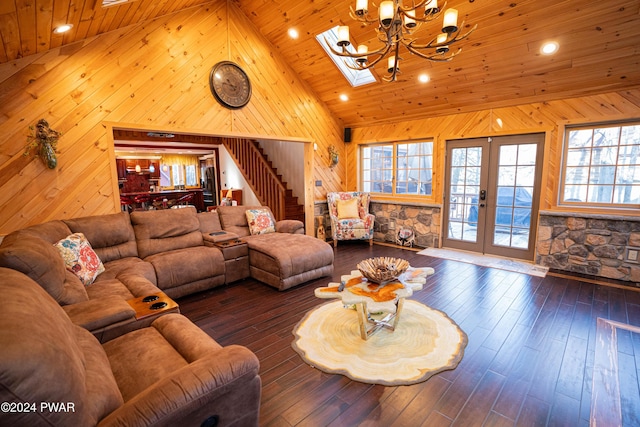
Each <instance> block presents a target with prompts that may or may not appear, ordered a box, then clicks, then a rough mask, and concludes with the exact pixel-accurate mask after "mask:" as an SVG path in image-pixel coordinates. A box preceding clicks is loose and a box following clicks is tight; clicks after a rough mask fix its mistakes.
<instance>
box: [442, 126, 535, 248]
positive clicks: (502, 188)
mask: <svg viewBox="0 0 640 427" xmlns="http://www.w3.org/2000/svg"><path fill="white" fill-rule="evenodd" d="M543 145H544V134H531V135H516V136H500V137H492V138H476V139H467V140H453V141H447V161H446V175H445V203H444V214H445V215H444V230H445V233H444V238H443V246H444V247H448V248H455V249H463V250H467V251H473V252H480V253H484V254H491V255H500V256H506V257H511V258H518V259H524V260H533V258H534V254H535V230H536V226H537V219H538V206H539V200H540V188H539V187H540V179H541V171H542V154H543Z"/></svg>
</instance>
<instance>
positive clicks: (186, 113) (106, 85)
mask: <svg viewBox="0 0 640 427" xmlns="http://www.w3.org/2000/svg"><path fill="white" fill-rule="evenodd" d="M221 60H233V61H235V62H237V63H238V64H240V65H241V66H242V67H243V68H244V69H245V70H246V71H247V74H248V75H249V77H250V78H251V81H252V86H253V96H252V99H251V102H250V103H249V105H247V106H246V107H245V108H243V109H241V110H237V111H230V110H227V109H224V108H223V107H221V106H220V105H219V104H218V103H217V102H216V101H215V99H214V98H213V97H212V95H211V93H210V91H209V83H208V78H209V72H210V69H211V67H212V66H213V65H214V64H215V63H217V62H218V61H221ZM41 118H45V119H47V120H48V121H49V123H50V125H51V127H52V128H53V129H55V130H57V131H59V132H61V133H62V137H61V138H60V141H59V143H58V149H59V153H58V167H57V168H56V169H55V170H50V169H47V168H46V167H45V166H44V164H43V163H42V162H41V161H40V160H39V159H37V158H34V157H32V156H30V157H24V156H23V152H24V147H25V145H26V138H27V135H28V133H29V126H33V125H35V123H36V122H37V121H38V120H39V119H41ZM119 123H122V124H123V127H125V128H136V127H139V128H141V129H145V130H154V129H157V130H164V131H171V130H173V131H176V132H181V133H189V132H192V133H196V134H211V135H216V134H221V135H232V134H240V135H243V136H252V135H256V136H259V137H262V138H265V137H273V138H274V139H279V138H284V139H286V138H287V137H290V138H296V139H297V140H304V141H308V142H309V144H308V145H312V144H313V143H314V142H315V143H317V144H318V151H316V152H315V153H314V154H315V155H310V154H311V153H313V150H305V152H306V153H307V154H308V159H312V160H309V163H311V164H310V165H309V168H312V171H313V172H312V177H313V180H311V179H309V180H308V181H309V182H307V183H306V186H307V189H308V191H309V192H310V193H311V194H312V196H311V197H309V200H310V202H309V201H308V202H307V204H308V205H309V206H310V208H311V212H312V211H313V210H312V209H313V207H312V201H313V199H314V198H315V199H323V198H325V196H326V192H327V191H338V190H341V189H343V186H344V177H345V173H346V170H345V167H344V164H345V163H344V162H341V164H340V165H339V166H338V168H335V169H334V170H333V171H331V170H329V167H328V163H329V160H328V153H327V147H328V146H329V145H332V144H333V145H335V146H337V147H338V148H339V150H340V151H341V152H342V154H344V144H343V143H342V128H343V126H342V124H341V123H339V122H338V121H337V120H335V119H334V118H333V117H332V116H331V113H330V112H329V110H328V109H327V107H326V105H324V103H322V102H321V101H319V100H318V98H317V97H316V96H315V95H314V93H313V92H312V91H311V90H310V89H309V87H308V85H307V84H306V83H304V82H303V81H302V80H301V79H300V78H299V77H298V76H297V75H296V74H295V73H294V72H293V71H292V70H291V68H290V67H289V66H288V65H287V64H286V63H285V62H284V61H283V60H282V59H280V58H279V57H278V54H277V52H276V51H275V49H274V48H273V47H272V46H271V45H269V44H268V43H267V42H266V41H265V39H264V38H263V37H262V36H261V35H260V34H259V33H258V31H257V30H255V29H254V28H253V27H252V25H251V23H250V22H249V21H248V20H247V19H246V17H245V16H244V15H243V14H242V13H241V12H240V11H238V10H237V9H236V7H235V6H234V5H232V4H230V3H229V4H228V3H227V2H226V1H224V0H220V1H214V2H212V3H208V4H206V5H204V6H198V7H194V8H191V9H187V10H185V11H182V12H178V13H175V14H172V15H168V16H164V17H161V18H158V19H155V20H152V21H148V22H145V23H143V24H140V25H133V26H129V27H126V28H123V29H120V30H117V31H112V32H109V33H106V34H103V35H100V36H95V37H92V38H90V39H87V40H84V41H82V42H78V43H75V44H73V45H70V46H64V47H58V48H55V49H52V50H50V51H47V52H40V53H36V54H34V55H31V56H28V57H25V58H22V59H19V60H16V61H13V62H10V63H5V64H2V65H0V235H3V234H7V233H8V232H10V231H13V230H15V229H18V228H22V227H25V226H28V225H32V224H36V223H40V222H44V221H47V220H51V219H61V218H72V217H80V216H88V215H97V214H105V213H112V212H116V211H118V210H119V197H118V189H117V182H116V174H115V159H114V155H113V141H112V138H111V136H110V135H109V133H110V129H111V126H116V127H117V125H118V124H119ZM314 180H322V182H323V186H322V187H314V186H313V181H314Z"/></svg>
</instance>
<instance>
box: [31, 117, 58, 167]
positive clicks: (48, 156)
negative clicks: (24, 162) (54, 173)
mask: <svg viewBox="0 0 640 427" xmlns="http://www.w3.org/2000/svg"><path fill="white" fill-rule="evenodd" d="M29 129H30V130H31V133H30V134H29V135H27V146H26V147H25V150H24V154H23V155H24V156H25V157H26V156H28V155H29V152H30V151H31V149H32V148H35V149H37V150H38V151H37V152H36V156H38V157H40V159H41V160H42V162H43V163H44V164H45V165H47V167H48V168H49V169H55V168H56V166H57V165H58V159H57V158H56V152H57V151H56V145H57V144H58V138H60V135H61V133H60V132H58V131H55V130H53V129H51V128H50V127H49V123H48V122H47V121H46V120H45V119H40V120H38V123H37V124H36V127H35V129H34V128H33V126H29Z"/></svg>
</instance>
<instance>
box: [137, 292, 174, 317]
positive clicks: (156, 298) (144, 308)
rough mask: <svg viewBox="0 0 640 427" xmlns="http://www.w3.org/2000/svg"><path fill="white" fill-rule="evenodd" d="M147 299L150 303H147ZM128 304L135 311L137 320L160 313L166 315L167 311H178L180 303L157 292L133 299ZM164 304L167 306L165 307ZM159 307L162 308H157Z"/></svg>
mask: <svg viewBox="0 0 640 427" xmlns="http://www.w3.org/2000/svg"><path fill="white" fill-rule="evenodd" d="M145 299H148V300H149V301H146V300H145ZM127 302H128V303H129V305H130V306H131V308H133V309H134V310H135V312H136V320H140V319H144V318H145V317H149V316H154V315H156V314H159V313H165V312H167V311H176V312H177V311H178V310H177V308H178V303H177V302H175V301H174V300H172V299H171V298H169V297H168V296H167V295H166V294H165V293H164V292H157V293H155V294H150V295H145V296H143V297H138V298H133V299H130V300H127ZM163 303H164V304H166V305H163ZM158 306H161V307H159V308H155V307H158Z"/></svg>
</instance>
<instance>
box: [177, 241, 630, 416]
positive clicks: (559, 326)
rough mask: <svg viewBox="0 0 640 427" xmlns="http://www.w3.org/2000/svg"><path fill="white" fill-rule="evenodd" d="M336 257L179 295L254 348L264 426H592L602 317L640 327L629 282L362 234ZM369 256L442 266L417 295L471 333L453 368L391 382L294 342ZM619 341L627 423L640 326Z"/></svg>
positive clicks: (232, 340)
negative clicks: (323, 291) (309, 357)
mask: <svg viewBox="0 0 640 427" xmlns="http://www.w3.org/2000/svg"><path fill="white" fill-rule="evenodd" d="M335 255H336V257H335V258H336V259H335V273H334V275H333V278H329V277H326V278H322V279H319V280H315V281H312V282H309V283H306V284H304V285H301V286H298V287H295V288H293V289H290V290H287V291H284V292H278V291H277V290H275V289H273V288H271V287H269V286H267V285H264V284H261V283H259V282H256V281H254V280H244V281H240V282H237V283H234V284H232V285H229V286H224V287H221V288H217V289H214V290H211V291H207V292H203V293H200V294H196V295H191V296H189V297H185V298H182V299H180V300H178V303H179V304H180V310H181V312H182V313H183V314H185V315H186V316H187V317H188V318H190V319H191V320H193V321H194V322H195V323H196V324H197V325H198V326H200V327H201V328H202V329H203V330H205V331H206V332H207V333H208V334H209V335H210V336H212V337H213V338H214V339H216V340H217V341H218V342H219V343H220V344H222V345H229V344H241V345H244V346H246V347H248V348H249V349H251V350H252V351H253V352H254V353H255V354H256V355H257V356H258V358H259V359H260V363H261V372H260V375H261V377H262V383H263V385H262V403H261V405H262V407H261V415H260V424H261V425H262V426H293V425H296V426H297V425H300V426H313V427H315V426H356V425H361V426H407V427H414V426H429V427H432V426H449V425H455V426H514V425H517V426H545V425H548V426H587V425H589V417H590V408H591V400H592V396H591V395H592V383H593V367H594V355H595V349H596V342H595V341H596V340H595V338H596V319H597V318H598V317H602V318H605V319H611V320H615V321H617V322H622V323H630V324H632V325H636V326H639V325H640V292H637V291H634V290H626V289H619V288H615V287H609V286H603V285H597V284H592V283H587V282H583V281H579V280H571V279H567V278H559V277H554V276H550V275H547V277H546V278H538V277H533V276H528V275H524V274H519V273H511V272H507V271H502V270H495V269H490V268H484V267H478V266H474V265H471V264H464V263H460V262H455V261H448V260H442V259H438V258H431V257H426V256H422V255H418V254H417V253H416V252H413V251H410V250H403V249H400V248H394V247H388V246H379V245H374V246H373V247H369V246H368V245H367V244H366V243H360V242H353V243H352V242H345V243H342V242H341V243H340V244H339V245H338V248H337V249H336V252H335ZM372 256H394V257H402V258H405V259H407V260H408V261H409V262H410V263H411V265H412V266H415V267H426V266H430V267H433V268H434V269H435V274H434V275H433V276H430V277H429V278H428V280H427V283H426V285H425V286H424V289H423V290H422V291H419V292H417V293H415V294H414V296H413V297H412V298H413V299H415V300H418V301H420V302H422V303H424V304H426V305H428V306H430V307H433V308H436V309H438V310H441V311H443V312H445V313H447V314H448V315H449V317H451V318H452V319H453V320H454V321H455V322H456V323H458V325H459V326H460V327H461V328H462V330H464V331H465V332H466V333H467V335H468V337H469V343H468V345H467V348H466V350H465V355H464V358H463V359H462V361H461V362H460V364H459V366H458V367H457V368H456V369H455V370H451V371H446V372H443V373H441V374H438V375H435V376H433V377H431V378H430V379H429V380H427V381H426V382H423V383H420V384H416V385H412V386H403V387H384V386H379V385H370V384H364V383H359V382H355V381H351V380H349V379H347V378H346V377H343V376H341V375H329V374H325V373H323V372H321V371H319V370H316V369H313V368H311V367H309V366H308V365H306V364H305V363H304V362H303V361H302V359H301V358H300V356H298V354H297V353H296V352H295V351H294V350H293V349H292V348H291V342H292V340H293V335H292V333H291V331H292V329H293V328H294V326H295V325H296V324H297V323H298V321H299V320H300V319H301V318H302V317H303V315H304V314H305V313H306V312H307V311H308V310H310V309H312V308H313V307H315V306H317V305H319V304H323V303H325V302H326V300H320V299H317V298H316V297H314V294H313V290H314V289H315V288H316V287H319V286H325V285H326V284H327V282H328V281H329V280H330V279H332V281H339V279H340V275H341V274H346V273H348V272H349V271H351V270H355V269H356V264H357V263H358V262H359V261H360V260H362V259H364V258H368V257H372ZM617 340H618V355H619V357H620V360H622V362H621V363H620V366H619V378H620V384H621V389H622V390H623V393H621V396H622V397H621V400H622V404H621V406H622V419H623V425H625V426H638V425H640V398H639V392H638V376H639V375H638V374H639V372H640V365H639V364H638V361H639V360H640V334H637V333H633V332H631V331H626V330H619V331H618V333H617ZM398 351H402V350H401V349H399V350H398ZM605 397H606V396H605ZM598 425H604V424H598Z"/></svg>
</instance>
